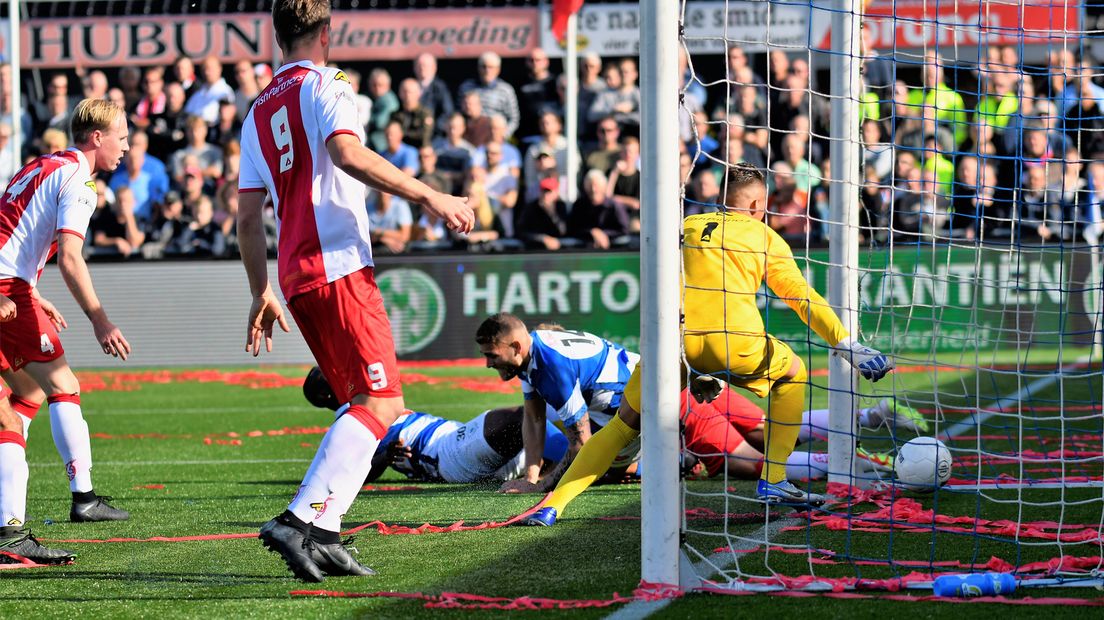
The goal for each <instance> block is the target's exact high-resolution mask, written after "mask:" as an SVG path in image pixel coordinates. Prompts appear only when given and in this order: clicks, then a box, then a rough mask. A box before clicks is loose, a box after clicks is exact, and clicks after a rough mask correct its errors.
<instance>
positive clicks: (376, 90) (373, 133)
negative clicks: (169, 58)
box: [368, 68, 400, 153]
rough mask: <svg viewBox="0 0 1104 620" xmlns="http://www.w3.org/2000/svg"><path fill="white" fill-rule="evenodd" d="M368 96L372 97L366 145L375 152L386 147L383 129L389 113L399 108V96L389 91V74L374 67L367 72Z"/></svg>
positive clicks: (388, 119) (389, 119) (389, 116)
mask: <svg viewBox="0 0 1104 620" xmlns="http://www.w3.org/2000/svg"><path fill="white" fill-rule="evenodd" d="M368 96H369V97H371V99H372V113H371V115H370V116H369V119H368V146H369V147H370V148H371V149H372V150H373V151H375V152H377V153H382V152H383V149H385V148H387V139H386V137H384V135H383V133H384V129H386V128H387V123H390V122H391V115H392V114H394V113H395V111H397V110H398V109H399V107H400V106H399V98H398V97H396V96H395V93H393V92H391V74H390V73H388V72H387V70H386V69H381V68H376V69H372V72H371V73H369V74H368Z"/></svg>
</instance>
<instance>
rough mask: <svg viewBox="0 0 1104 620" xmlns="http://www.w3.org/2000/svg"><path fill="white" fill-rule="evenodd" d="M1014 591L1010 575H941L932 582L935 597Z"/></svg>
mask: <svg viewBox="0 0 1104 620" xmlns="http://www.w3.org/2000/svg"><path fill="white" fill-rule="evenodd" d="M1015 589H1016V578H1015V577H1013V576H1012V573H977V574H973V575H942V576H940V577H936V578H935V581H934V582H932V592H933V593H934V594H935V595H936V596H961V597H967V598H969V597H973V596H995V595H998V594H1009V593H1011V592H1012V591H1013V590H1015Z"/></svg>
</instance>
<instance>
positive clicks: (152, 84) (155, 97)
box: [130, 67, 169, 130]
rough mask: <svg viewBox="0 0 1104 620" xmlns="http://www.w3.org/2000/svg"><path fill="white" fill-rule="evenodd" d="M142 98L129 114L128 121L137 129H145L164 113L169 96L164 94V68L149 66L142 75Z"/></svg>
mask: <svg viewBox="0 0 1104 620" xmlns="http://www.w3.org/2000/svg"><path fill="white" fill-rule="evenodd" d="M142 89H143V91H144V93H143V95H142V98H141V99H139V100H138V105H136V106H135V107H134V113H133V114H131V115H130V122H131V123H132V124H134V126H135V127H137V128H138V129H143V130H144V129H147V128H149V126H150V125H151V124H152V123H153V122H154V120H155V119H157V118H158V117H160V116H163V115H164V114H165V108H166V107H167V106H168V102H169V98H168V96H167V95H166V94H165V70H164V69H163V68H161V67H150V68H149V69H146V74H145V75H144V76H143V77H142Z"/></svg>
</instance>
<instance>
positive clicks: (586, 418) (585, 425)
mask: <svg viewBox="0 0 1104 620" xmlns="http://www.w3.org/2000/svg"><path fill="white" fill-rule="evenodd" d="M564 434H566V435H567V440H568V442H570V443H569V444H568V454H570V458H571V459H574V458H575V455H577V454H579V450H582V449H583V444H585V443H586V442H588V441H590V414H589V413H584V414H583V417H581V418H579V421H578V422H576V423H575V424H572V425H570V426H565V427H564Z"/></svg>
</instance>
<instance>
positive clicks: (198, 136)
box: [169, 116, 222, 183]
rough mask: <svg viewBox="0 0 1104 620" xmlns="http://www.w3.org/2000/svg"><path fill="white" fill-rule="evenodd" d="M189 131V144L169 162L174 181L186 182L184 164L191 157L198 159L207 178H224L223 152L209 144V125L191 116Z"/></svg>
mask: <svg viewBox="0 0 1104 620" xmlns="http://www.w3.org/2000/svg"><path fill="white" fill-rule="evenodd" d="M187 129H188V130H187V136H186V137H187V144H186V145H185V146H184V148H182V149H180V150H178V151H177V152H176V153H174V154H173V156H172V159H171V160H170V161H169V168H170V170H171V171H172V176H173V179H175V180H176V181H177V182H178V183H179V182H182V181H183V180H184V172H185V170H184V164H185V160H186V159H187V158H188V157H189V156H190V157H195V158H196V160H197V161H198V165H199V167H200V168H201V169H202V173H203V175H204V176H206V177H207V178H209V179H217V178H219V177H220V176H222V151H221V150H219V148H218V147H217V146H215V145H213V144H210V143H208V142H207V123H206V122H205V121H204V120H203V119H202V118H200V117H198V116H189V117H188V120H187Z"/></svg>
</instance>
